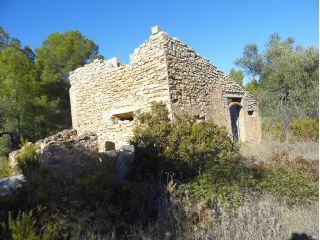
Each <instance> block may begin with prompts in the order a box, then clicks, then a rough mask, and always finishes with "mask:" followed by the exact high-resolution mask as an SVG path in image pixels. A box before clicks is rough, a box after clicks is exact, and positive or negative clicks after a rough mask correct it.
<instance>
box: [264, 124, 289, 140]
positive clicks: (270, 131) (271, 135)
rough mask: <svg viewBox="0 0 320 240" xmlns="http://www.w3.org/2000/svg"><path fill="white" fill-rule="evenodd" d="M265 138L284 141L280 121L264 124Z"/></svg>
mask: <svg viewBox="0 0 320 240" xmlns="http://www.w3.org/2000/svg"><path fill="white" fill-rule="evenodd" d="M262 130H263V131H262V132H263V138H264V139H265V140H267V141H276V142H282V141H283V140H284V136H285V134H284V132H283V130H282V128H281V125H280V123H279V122H275V123H272V124H271V123H266V122H264V123H263V124H262Z"/></svg>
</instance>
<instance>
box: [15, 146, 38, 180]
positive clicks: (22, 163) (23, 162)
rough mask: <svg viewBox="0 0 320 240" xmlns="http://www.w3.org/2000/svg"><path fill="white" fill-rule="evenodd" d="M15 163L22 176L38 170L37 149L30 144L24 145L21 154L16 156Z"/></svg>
mask: <svg viewBox="0 0 320 240" xmlns="http://www.w3.org/2000/svg"><path fill="white" fill-rule="evenodd" d="M16 161H17V165H18V168H19V170H20V171H21V172H22V173H23V174H28V173H29V172H32V171H33V170H34V169H37V168H39V166H40V162H39V157H38V154H37V147H36V146H35V145H34V144H32V143H31V142H27V143H24V145H23V146H22V148H21V152H19V153H18V154H17V156H16Z"/></svg>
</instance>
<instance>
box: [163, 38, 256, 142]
mask: <svg viewBox="0 0 320 240" xmlns="http://www.w3.org/2000/svg"><path fill="white" fill-rule="evenodd" d="M166 50H167V61H168V77H169V92H170V98H171V102H172V103H171V105H172V110H173V114H181V113H183V112H186V113H187V114H190V115H193V116H195V117H197V118H199V119H206V120H213V121H214V122H215V123H216V124H218V125H220V126H225V127H226V128H227V130H228V132H229V133H230V134H231V120H230V112H229V104H230V103H229V101H230V100H231V99H232V97H234V96H236V97H239V96H240V97H241V99H242V100H241V105H242V107H243V114H241V117H242V116H243V117H244V119H243V121H244V123H245V129H244V130H243V131H244V132H245V140H246V141H259V140H260V139H261V131H260V117H259V113H258V106H257V102H256V100H255V99H254V98H253V97H252V96H251V95H250V94H249V93H248V92H247V91H245V90H244V89H243V88H242V87H241V86H239V85H238V84H236V83H234V82H231V81H230V80H229V79H228V76H227V75H225V74H224V73H222V72H221V71H219V70H218V69H217V68H216V67H215V66H213V65H212V64H211V63H210V62H209V61H208V60H207V59H205V58H203V57H201V56H200V55H198V54H197V53H196V52H195V51H194V50H193V49H192V48H190V47H188V46H187V45H186V44H184V43H183V42H181V41H180V40H178V39H176V38H170V39H169V41H168V42H167V46H166ZM249 110H251V111H254V114H253V115H250V116H249V115H248V111H249Z"/></svg>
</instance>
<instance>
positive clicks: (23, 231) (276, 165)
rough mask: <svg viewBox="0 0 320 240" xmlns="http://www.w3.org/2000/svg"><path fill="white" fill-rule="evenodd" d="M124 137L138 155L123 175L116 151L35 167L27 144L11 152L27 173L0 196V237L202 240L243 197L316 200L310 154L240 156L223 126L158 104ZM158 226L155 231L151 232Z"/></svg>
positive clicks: (295, 201)
mask: <svg viewBox="0 0 320 240" xmlns="http://www.w3.org/2000/svg"><path fill="white" fill-rule="evenodd" d="M132 143H133V144H134V145H135V150H136V160H135V162H134V164H133V165H132V166H131V168H130V169H129V172H128V174H127V175H126V178H125V179H124V181H123V182H121V183H120V182H117V181H116V178H115V174H116V169H117V165H116V162H115V160H114V159H104V160H103V161H102V162H101V163H100V165H99V166H97V167H96V168H86V167H81V166H75V167H73V168H72V169H73V171H72V173H69V174H65V173H63V174H62V173H61V172H59V171H52V169H50V168H48V167H44V166H41V165H40V164H39V159H38V156H37V151H36V148H35V146H34V145H32V144H30V143H28V144H26V145H25V146H24V147H23V151H22V152H21V153H20V154H19V155H18V163H19V167H20V169H21V171H22V172H23V173H24V176H25V180H24V181H22V182H21V186H20V188H18V189H16V191H15V192H14V193H13V194H12V196H9V197H1V198H0V213H1V214H0V217H1V220H2V222H3V223H2V225H1V234H2V236H5V238H7V239H21V238H22V239H130V238H131V237H130V236H132V238H133V239H134V237H136V239H138V236H141V237H142V236H143V235H146V234H147V235H149V236H156V237H154V239H165V238H167V239H179V238H180V239H189V238H190V237H192V236H193V237H194V238H196V239H197V238H198V239H201V238H202V237H205V236H211V237H217V236H220V235H219V234H223V231H222V232H220V230H222V229H224V228H225V227H226V226H227V225H228V223H227V222H228V221H233V222H237V221H238V220H239V219H238V218H231V215H228V212H230V211H235V212H237V211H238V209H240V208H243V207H244V206H247V201H248V198H253V199H256V200H254V201H257V202H259V201H260V200H259V199H260V198H263V196H265V195H270V194H272V195H274V197H275V198H274V199H275V200H273V201H277V202H279V203H281V204H282V205H281V206H285V205H286V204H290V205H291V206H306V205H305V204H309V205H312V204H314V202H315V201H316V199H317V198H318V191H317V189H318V183H317V182H318V170H317V169H318V167H317V162H316V161H314V160H307V159H303V158H296V159H294V160H293V161H292V160H291V159H289V157H288V154H287V153H286V152H280V153H274V154H273V155H272V157H271V159H270V160H269V161H268V163H264V162H259V161H256V159H254V158H251V159H249V160H248V159H246V158H243V157H242V156H241V155H240V152H239V146H237V144H236V143H234V142H233V141H232V140H231V139H230V137H229V136H228V134H227V132H226V130H225V129H224V128H220V127H217V126H216V125H215V124H213V123H210V122H197V121H195V120H193V119H191V118H189V117H187V116H183V117H179V118H177V119H176V120H175V121H170V119H169V118H168V111H167V110H166V108H165V105H164V104H161V103H158V104H156V103H155V104H153V105H152V107H151V111H150V112H148V113H143V114H141V115H140V116H139V117H138V119H137V123H136V126H135V128H134V137H133V138H132ZM250 201H253V200H250ZM239 211H242V210H239ZM221 214H223V215H221ZM252 214H254V213H252ZM222 216H224V217H222ZM247 217H248V216H247ZM281 217H282V218H283V217H284V216H282V215H281ZM227 219H229V220H227ZM270 219H272V217H271V216H270ZM226 221H227V222H226ZM239 221H242V220H239ZM279 221H280V222H281V224H282V223H283V224H287V225H285V226H286V227H289V225H288V221H287V220H285V219H284V218H283V219H280V220H279ZM229 223H230V224H232V222H229ZM248 224H251V223H248ZM270 224H271V223H270ZM272 224H273V223H272ZM274 224H276V223H274ZM156 226H158V230H157V232H156V233H155V232H153V231H154V230H153V231H151V230H150V229H152V228H155V227H156ZM230 226H231V225H230ZM272 226H273V225H272ZM272 226H271V225H270V229H271V228H272ZM194 227H197V230H196V231H195V229H194ZM248 227H249V226H248ZM212 229H216V230H215V231H213V230H212ZM219 229H220V230H219ZM265 229H267V228H266V227H265ZM191 233H192V234H193V235H192V236H190V234H191ZM206 234H207V235H206ZM228 234H229V235H230V234H231V235H230V236H234V235H232V234H233V233H232V232H230V233H228ZM235 234H236V233H235ZM251 234H253V233H251ZM259 234H264V233H263V232H259ZM276 234H278V233H276ZM236 235H239V233H237V234H236ZM280 235H281V234H279V236H280ZM196 236H198V237H196ZM239 236H240V235H239ZM241 236H242V235H241ZM243 236H244V235H243ZM274 236H278V235H274ZM281 236H283V235H281ZM275 239H277V238H275ZM279 239H280V238H279Z"/></svg>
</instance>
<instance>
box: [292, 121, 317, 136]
mask: <svg viewBox="0 0 320 240" xmlns="http://www.w3.org/2000/svg"><path fill="white" fill-rule="evenodd" d="M289 134H290V137H291V139H293V140H303V141H317V140H318V139H319V121H318V120H317V119H314V118H306V119H303V118H302V119H301V118H300V119H295V120H293V121H292V123H291V126H290V132H289Z"/></svg>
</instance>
